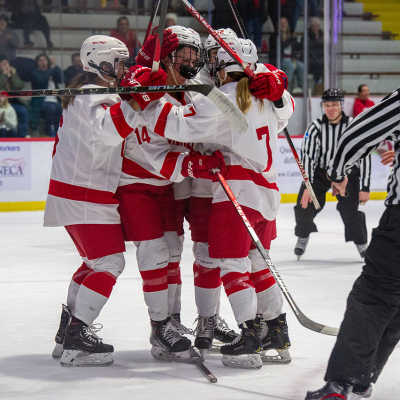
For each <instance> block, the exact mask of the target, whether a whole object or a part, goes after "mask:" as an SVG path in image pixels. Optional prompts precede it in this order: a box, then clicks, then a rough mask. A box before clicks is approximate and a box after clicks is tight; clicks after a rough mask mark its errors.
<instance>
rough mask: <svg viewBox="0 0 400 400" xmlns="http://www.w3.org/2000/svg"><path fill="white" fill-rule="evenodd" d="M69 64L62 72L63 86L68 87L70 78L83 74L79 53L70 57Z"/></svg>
mask: <svg viewBox="0 0 400 400" xmlns="http://www.w3.org/2000/svg"><path fill="white" fill-rule="evenodd" d="M71 64H72V65H70V66H69V67H68V68H67V69H66V70H65V71H64V82H65V86H68V85H69V83H70V82H71V79H72V78H75V76H76V75H79V74H81V73H82V72H83V66H82V61H81V56H80V53H73V54H72V56H71Z"/></svg>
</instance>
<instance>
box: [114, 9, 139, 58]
mask: <svg viewBox="0 0 400 400" xmlns="http://www.w3.org/2000/svg"><path fill="white" fill-rule="evenodd" d="M110 36H112V37H115V38H117V39H119V40H120V41H121V42H122V43H124V44H125V46H126V47H127V48H128V51H129V55H130V56H131V57H136V56H137V54H138V51H139V49H140V48H141V47H142V45H141V44H140V42H139V40H138V39H137V37H136V30H135V29H129V21H128V18H126V17H119V18H118V19H117V29H111V32H110Z"/></svg>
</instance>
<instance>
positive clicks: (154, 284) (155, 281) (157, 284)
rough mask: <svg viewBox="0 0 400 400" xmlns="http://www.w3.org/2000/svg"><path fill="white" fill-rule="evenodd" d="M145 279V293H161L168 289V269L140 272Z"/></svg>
mask: <svg viewBox="0 0 400 400" xmlns="http://www.w3.org/2000/svg"><path fill="white" fill-rule="evenodd" d="M140 275H142V279H143V292H160V291H161V290H167V289H168V267H164V268H160V269H153V270H150V271H140Z"/></svg>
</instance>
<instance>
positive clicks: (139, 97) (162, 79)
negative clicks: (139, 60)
mask: <svg viewBox="0 0 400 400" xmlns="http://www.w3.org/2000/svg"><path fill="white" fill-rule="evenodd" d="M166 82H167V74H166V73H165V72H164V70H162V69H161V68H160V69H159V70H158V71H156V72H151V69H150V68H147V67H142V66H141V65H135V66H134V67H130V68H129V71H128V72H127V73H126V75H125V77H124V79H122V81H121V86H124V87H127V86H132V87H134V86H164V85H165V84H166ZM164 94H165V92H149V93H130V95H131V96H132V97H133V98H134V99H135V100H136V101H137V102H138V104H139V106H140V108H141V109H142V110H144V109H145V108H146V107H147V106H148V105H149V104H150V102H151V101H154V100H158V99H160V98H161V97H163V96H164Z"/></svg>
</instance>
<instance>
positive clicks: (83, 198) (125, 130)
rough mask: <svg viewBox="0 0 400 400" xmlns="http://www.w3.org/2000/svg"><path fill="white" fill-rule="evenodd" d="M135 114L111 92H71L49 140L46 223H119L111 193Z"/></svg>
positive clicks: (133, 123)
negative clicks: (70, 99) (51, 147)
mask: <svg viewBox="0 0 400 400" xmlns="http://www.w3.org/2000/svg"><path fill="white" fill-rule="evenodd" d="M83 87H85V88H86V87H99V86H96V85H85V86H83ZM139 119H140V117H139V114H138V113H137V112H136V111H134V110H133V109H132V108H131V106H130V105H129V103H127V102H125V101H123V102H121V98H120V97H119V96H118V95H116V94H107V95H100V94H94V95H82V96H76V97H75V99H74V101H73V104H71V105H69V106H68V108H67V110H64V112H63V115H62V117H61V120H60V126H59V129H58V133H57V136H56V140H55V143H54V150H53V162H52V168H51V175H50V186H49V194H48V196H47V201H46V208H45V213H44V225H45V226H65V225H73V224H117V223H119V222H120V217H119V214H118V211H117V207H118V202H117V201H116V200H115V199H114V197H113V196H114V193H115V191H116V189H117V187H118V182H119V179H120V175H121V165H122V142H123V140H124V139H125V138H126V137H127V136H128V135H129V134H130V133H131V132H132V131H133V129H134V128H135V127H136V125H137V124H138V122H139Z"/></svg>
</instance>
